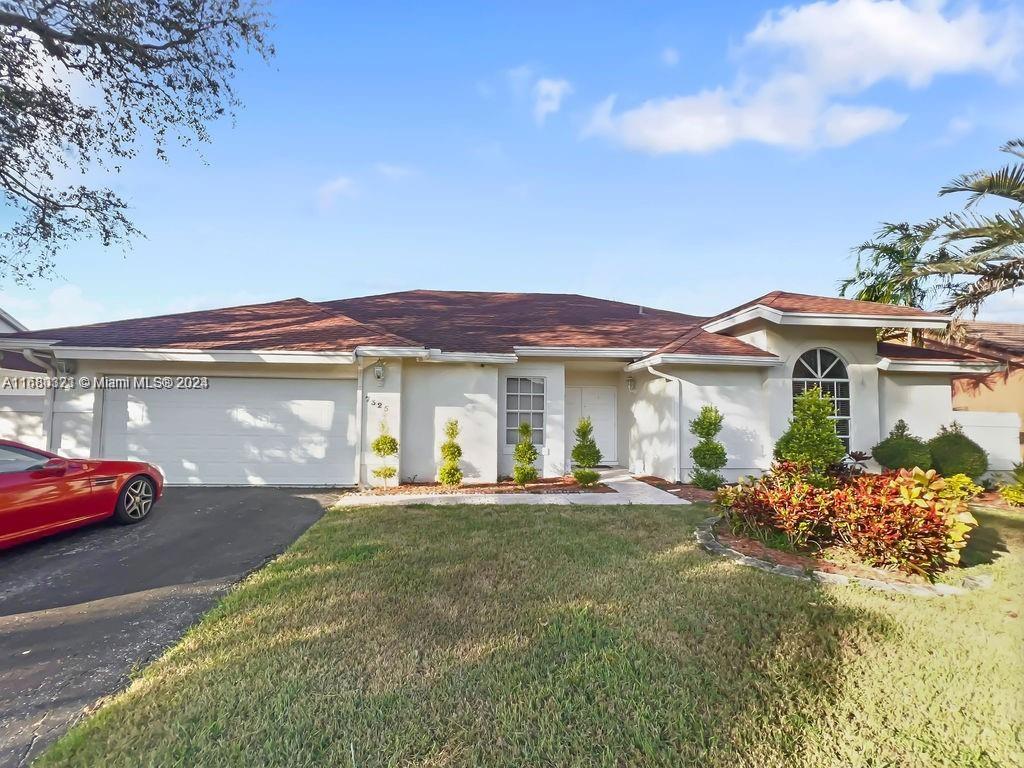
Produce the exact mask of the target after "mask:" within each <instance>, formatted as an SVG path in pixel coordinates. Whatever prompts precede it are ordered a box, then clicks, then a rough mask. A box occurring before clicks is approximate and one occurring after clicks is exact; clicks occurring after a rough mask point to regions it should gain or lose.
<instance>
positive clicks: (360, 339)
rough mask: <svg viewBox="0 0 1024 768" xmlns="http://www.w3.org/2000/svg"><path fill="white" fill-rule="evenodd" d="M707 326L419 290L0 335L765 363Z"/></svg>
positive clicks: (64, 340)
mask: <svg viewBox="0 0 1024 768" xmlns="http://www.w3.org/2000/svg"><path fill="white" fill-rule="evenodd" d="M754 304H765V305H766V306H770V307H774V308H777V309H780V310H783V311H799V312H826V313H827V312H836V313H841V314H851V313H855V314H856V313H859V314H883V313H888V314H905V315H914V316H926V317H941V316H940V315H931V314H930V313H926V312H922V311H921V310H918V309H913V308H911V307H891V306H889V305H886V304H873V303H871V302H859V301H851V300H848V299H830V298H826V297H819V296H806V295H803V294H795V293H784V292H782V291H775V292H773V293H770V294H766V295H765V296H762V297H761V298H759V299H755V300H754V301H752V302H748V303H747V304H744V305H741V306H740V307H737V308H736V309H733V310H730V311H729V313H724V314H730V313H732V312H735V311H738V310H740V309H743V308H745V307H748V306H753V305H754ZM722 316H724V315H719V317H722ZM707 321H708V318H706V317H700V316H696V315H687V314H682V313H679V312H668V311H665V310H659V309H650V308H646V307H645V308H643V309H641V308H640V307H639V306H637V305H636V304H626V303H623V302H618V301H608V300H605V299H597V298H592V297H589V296H580V295H578V294H549V293H483V292H477V291H423V290H420V291H403V292H399V293H387V294H381V295H378V296H365V297H360V298H352V299H341V300H338V301H328V302H321V303H312V302H309V301H306V300H305V299H298V298H296V299H287V300H284V301H276V302H270V303H267V304H251V305H246V306H241V307H228V308H224V309H213V310H205V311H200V312H185V313H181V314H175V315H162V316H158V317H148V318H141V319H137V320H119V321H116V322H109V323H97V324H94V325H83V326H75V327H67V328H51V329H46V330H39V331H30V332H22V333H10V334H3V335H2V336H6V337H7V338H18V339H47V340H57V342H58V344H59V345H62V346H82V347H139V348H149V349H153V348H158V349H204V350H217V349H220V350H249V349H266V350H273V349H279V350H280V349H291V350H306V351H351V350H353V349H355V348H356V347H357V346H401V347H429V348H437V349H441V350H444V351H447V352H482V353H489V352H512V351H513V350H514V348H515V347H590V348H599V349H610V348H630V349H634V348H635V349H656V350H658V352H660V353H663V354H695V355H744V356H767V355H768V353H767V352H765V351H764V350H761V349H758V348H757V347H754V346H752V345H750V344H747V343H745V342H743V341H740V340H739V339H736V338H734V337H732V336H727V335H724V334H716V333H709V332H707V331H705V330H703V329H702V328H701V326H702V325H703V324H705V323H706V322H707Z"/></svg>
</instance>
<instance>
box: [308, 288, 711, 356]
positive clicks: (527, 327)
mask: <svg viewBox="0 0 1024 768" xmlns="http://www.w3.org/2000/svg"><path fill="white" fill-rule="evenodd" d="M323 306H325V307H328V308H330V309H333V310H337V311H340V312H344V313H345V314H346V315H349V316H351V317H354V318H356V319H357V320H361V321H363V322H368V323H376V324H378V325H381V326H383V327H385V328H388V329H390V330H392V331H394V332H395V333H399V334H401V335H403V336H407V337H409V338H412V339H416V340H417V341H419V342H421V343H422V344H424V345H426V346H427V347H431V348H437V349H443V350H446V351H460V352H512V350H513V347H517V346H518V347H600V348H605V349H608V348H615V347H620V348H621V347H632V348H644V349H654V348H656V347H658V346H660V345H662V344H664V343H666V342H667V341H670V340H671V339H673V338H675V337H677V336H679V335H680V334H681V333H682V332H683V331H685V330H688V329H690V328H693V327H694V326H695V325H697V324H698V323H700V322H703V320H704V318H703V317H697V316H695V315H684V314H680V313H678V312H667V311H665V310H660V309H649V308H646V307H645V308H644V309H643V312H642V313H641V308H640V307H639V306H637V305H636V304H625V303H622V302H619V301H607V300H605V299H595V298H592V297H590V296H580V295H577V294H561V293H482V292H477V291H402V292H400V293H386V294H382V295H379V296H364V297H360V298H355V299H342V300H340V301H328V302H324V304H323ZM722 338H723V339H724V337H722ZM724 343H725V345H727V346H728V345H729V342H728V341H725V342H724Z"/></svg>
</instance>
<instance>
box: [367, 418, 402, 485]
mask: <svg viewBox="0 0 1024 768" xmlns="http://www.w3.org/2000/svg"><path fill="white" fill-rule="evenodd" d="M370 450H372V451H373V452H374V453H375V454H377V456H378V457H379V458H380V459H381V461H383V462H384V465H383V466H381V467H378V468H377V469H375V470H373V476H374V477H379V478H380V479H381V480H383V481H384V487H385V488H387V487H388V480H390V479H391V478H393V477H394V476H395V475H397V474H398V469H397V468H395V467H393V466H391V465H390V464H388V463H387V460H388V458H390V457H391V456H396V455H397V454H398V440H396V439H395V437H394V436H393V435H391V434H390V433H389V432H388V425H387V424H386V423H385V422H383V421H382V422H381V423H380V434H379V435H377V437H376V438H375V439H374V441H373V442H372V443H370Z"/></svg>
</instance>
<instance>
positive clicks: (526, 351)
mask: <svg viewBox="0 0 1024 768" xmlns="http://www.w3.org/2000/svg"><path fill="white" fill-rule="evenodd" d="M513 349H514V350H515V352H516V354H517V355H519V356H520V357H583V358H587V357H590V358H595V357H596V358H619V359H622V360H635V359H636V358H638V357H643V356H645V355H649V354H651V353H652V352H654V351H655V350H656V349H657V347H525V346H524V347H519V346H516V347H513Z"/></svg>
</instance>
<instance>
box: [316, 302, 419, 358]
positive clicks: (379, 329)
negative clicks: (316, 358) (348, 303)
mask: <svg viewBox="0 0 1024 768" xmlns="http://www.w3.org/2000/svg"><path fill="white" fill-rule="evenodd" d="M303 301H305V302H306V303H307V304H309V305H310V306H311V307H316V308H317V309H318V310H319V311H320V312H322V313H324V314H325V315H329V316H330V317H343V318H345V319H346V320H349V321H351V322H353V323H355V324H356V325H358V326H359V327H360V328H365V329H366V330H368V331H372V332H373V333H381V334H386V335H388V336H391V337H393V338H396V339H398V340H400V341H404V342H406V343H407V344H413V345H415V346H417V347H424V346H426V345H425V344H424V343H423V342H422V341H416V340H415V339H409V338H406V337H405V336H402V335H400V334H397V333H395V332H394V331H390V330H388V329H387V328H385V327H384V326H382V325H374V324H371V323H364V322H363V321H362V320H357V319H356V318H354V317H352V316H351V315H346V314H345V313H344V312H339V311H337V310H336V309H334V308H332V307H325V306H324V305H323V304H322V303H320V302H319V301H309V300H307V299H303Z"/></svg>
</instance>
